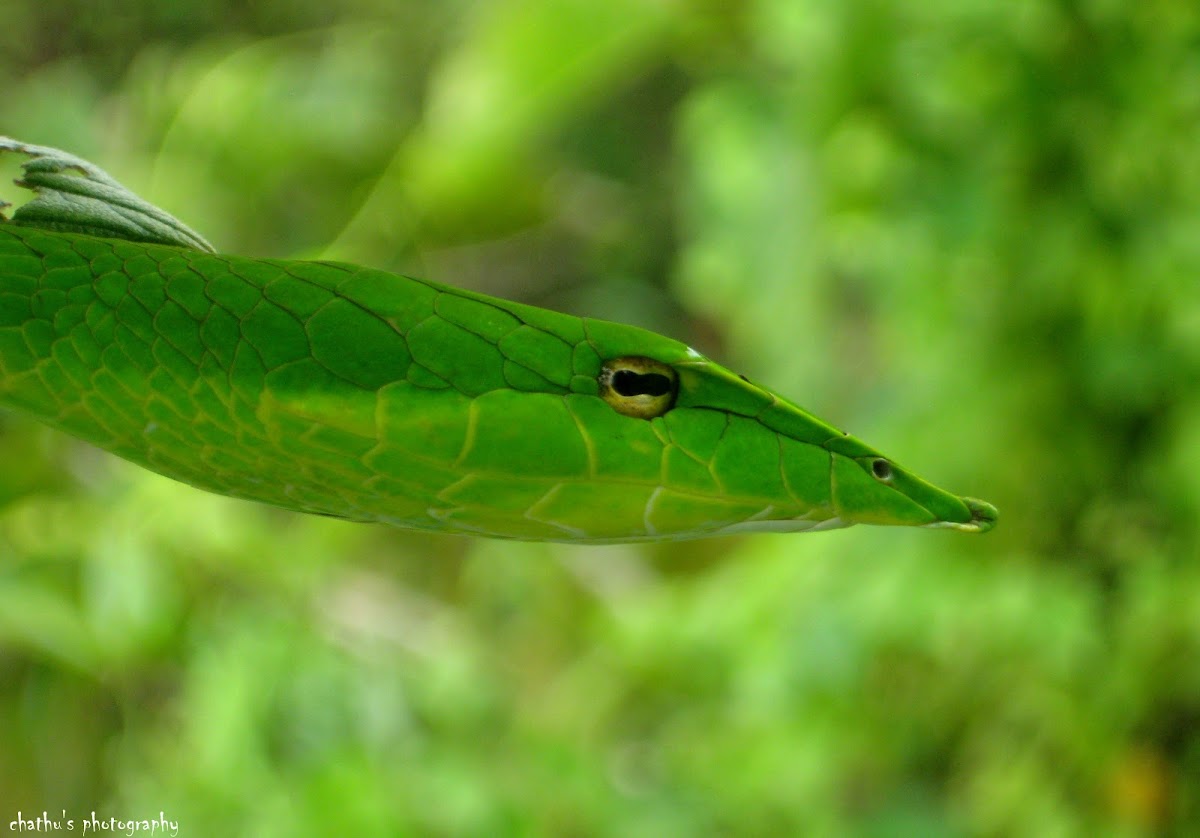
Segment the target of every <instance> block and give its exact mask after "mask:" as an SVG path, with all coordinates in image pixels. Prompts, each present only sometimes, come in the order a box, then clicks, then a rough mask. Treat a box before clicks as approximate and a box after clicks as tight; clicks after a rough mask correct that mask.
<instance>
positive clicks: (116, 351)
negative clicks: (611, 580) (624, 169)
mask: <svg viewBox="0 0 1200 838" xmlns="http://www.w3.org/2000/svg"><path fill="white" fill-rule="evenodd" d="M14 221H16V219H14ZM81 229H92V228H91V227H86V226H84V227H80V226H79V225H78V224H75V223H72V224H67V225H61V224H58V225H56V224H54V223H47V222H46V221H45V220H44V219H41V220H35V221H33V222H28V221H27V222H26V223H24V224H18V223H13V222H8V223H0V405H3V406H6V407H10V408H14V409H17V410H20V411H23V412H25V413H28V414H31V415H33V416H35V417H37V418H38V419H40V420H41V421H43V422H45V423H47V424H49V425H52V426H54V427H56V428H59V429H61V430H63V431H65V432H67V433H69V434H72V435H74V436H76V437H79V438H81V439H84V440H87V441H88V442H90V443H93V444H95V445H97V446H99V447H100V448H103V449H105V450H107V451H110V452H112V453H114V454H117V455H120V456H122V457H124V458H126V459H128V460H131V461H133V462H135V463H138V464H140V465H142V466H145V467H147V468H150V469H152V470H154V471H157V472H160V473H162V474H165V475H167V476H169V477H172V478H174V479H176V480H180V481H183V482H185V483H189V484H191V485H193V486H197V487H200V488H203V489H207V490H210V491H214V492H219V493H222V494H226V495H232V496H235V497H240V498H247V499H250V500H255V501H261V502H265V503H269V504H274V505H276V506H281V507H285V508H288V509H293V510H297V511H301V512H309V513H318V514H322V515H331V516H336V517H340V518H347V519H351V520H357V521H381V522H386V523H390V524H394V525H398V526H402V527H413V528H419V529H426V530H437V531H445V532H455V533H465V534H474V535H482V536H492V537H500V538H514V539H524V540H556V541H573V542H588V543H603V542H614V541H639V540H660V539H674V538H690V537H699V536H707V535H716V534H725V533H734V532H753V531H793V530H811V529H828V528H833V527H838V526H845V525H848V524H852V523H878V524H907V525H923V526H933V527H951V528H955V529H959V530H965V531H982V530H985V529H988V528H990V527H991V525H992V524H993V522H994V521H995V517H996V516H995V510H994V509H993V508H992V507H991V506H989V505H988V504H986V503H984V502H982V501H977V500H974V499H971V498H960V497H958V496H955V495H952V494H950V493H948V492H945V491H943V490H941V489H938V488H935V487H934V486H932V485H930V484H928V483H926V482H925V481H923V480H921V479H919V478H917V477H916V476H914V475H912V474H911V473H909V472H908V471H906V470H905V469H903V468H901V467H899V466H897V465H896V464H895V463H892V462H891V461H890V460H887V459H886V458H884V457H883V456H882V455H881V454H879V453H878V452H877V451H875V450H874V449H873V448H871V447H869V446H867V445H866V444H864V443H863V442H861V441H859V440H858V439H856V438H854V437H852V436H849V435H847V434H844V433H842V432H840V431H838V430H836V429H835V428H833V427H832V426H830V425H828V424H826V423H824V422H822V421H820V420H818V419H816V418H815V417H813V416H811V415H810V414H808V413H807V412H805V411H804V410H802V409H801V408H799V407H797V406H796V405H793V404H791V403H790V402H788V401H786V400H785V399H783V398H782V397H780V396H778V395H777V394H775V393H773V392H771V391H770V390H768V389H766V388H764V387H761V386H758V385H756V384H753V383H751V382H749V381H746V380H745V379H743V378H741V377H739V376H737V375H734V374H733V373H731V372H730V371H728V370H726V369H725V368H723V367H721V366H720V365H718V364H716V363H714V362H712V361H710V360H708V359H707V358H704V357H703V356H701V355H700V354H699V353H697V352H695V351H694V350H692V349H690V348H689V347H687V346H685V345H684V344H682V343H679V342H677V341H674V340H671V339H669V338H666V337H663V336H660V335H657V334H654V333H652V332H648V331H646V330H643V329H638V328H634V327H631V326H623V325H619V324H614V323H609V322H605V321H601V320H593V319H588V318H577V317H573V316H569V315H565V314H560V313H556V312H552V311H547V310H544V309H540V308H536V307H532V306H528V305H522V304H519V303H514V302H509V301H506V300H501V299H496V298H492V297H488V296H485V295H482V294H476V293H471V292H468V291H463V290H460V289H456V288H452V287H449V286H445V285H440V284H438V283H434V282H429V281H424V280H418V279H412V278H409V277H403V276H397V275H395V274H391V273H387V272H384V271H380V270H374V269H371V268H365V267H360V266H356V265H349V264H341V263H333V262H303V261H282V260H272V259H252V258H245V257H240V256H229V255H218V254H215V253H210V252H206V251H204V250H202V249H198V248H197V247H190V246H179V245H177V244H163V243H157V242H156V240H149V241H133V240H130V239H129V237H119V236H118V235H99V236H98V235H91V234H89V233H86V232H80V230H81ZM106 231H107V228H105V229H102V230H101V232H106ZM146 238H151V239H154V238H155V237H153V236H148V237H146ZM201 241H202V240H201Z"/></svg>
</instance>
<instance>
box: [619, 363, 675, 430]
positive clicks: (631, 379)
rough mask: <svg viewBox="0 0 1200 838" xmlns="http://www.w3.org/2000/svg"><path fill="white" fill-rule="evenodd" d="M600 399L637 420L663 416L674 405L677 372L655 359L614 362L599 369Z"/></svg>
mask: <svg viewBox="0 0 1200 838" xmlns="http://www.w3.org/2000/svg"><path fill="white" fill-rule="evenodd" d="M599 382H600V397H601V398H603V399H604V400H605V401H606V402H608V403H609V405H611V406H612V409H613V410H615V411H617V413H621V414H624V415H625V416H632V417H634V418H636V419H653V418H655V417H656V416H662V415H663V414H664V413H666V412H667V411H668V410H670V409H671V406H672V405H674V404H675V393H676V391H677V390H678V389H679V378H678V376H676V375H675V370H674V369H672V368H671V367H669V366H667V365H666V364H663V363H660V362H659V361H655V360H653V359H652V358H641V357H637V356H632V357H628V358H614V359H613V360H611V361H608V362H606V363H605V364H604V366H603V367H602V368H601V369H600V377H599Z"/></svg>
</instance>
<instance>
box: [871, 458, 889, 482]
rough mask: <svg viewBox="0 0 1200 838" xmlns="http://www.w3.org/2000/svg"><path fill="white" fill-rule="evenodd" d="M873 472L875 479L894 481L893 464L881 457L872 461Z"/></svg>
mask: <svg viewBox="0 0 1200 838" xmlns="http://www.w3.org/2000/svg"><path fill="white" fill-rule="evenodd" d="M871 474H873V475H875V479H876V480H879V481H881V482H883V483H891V482H892V464H891V463H889V462H888V461H887V460H885V459H883V458H882V457H880V458H879V459H876V460H872V461H871Z"/></svg>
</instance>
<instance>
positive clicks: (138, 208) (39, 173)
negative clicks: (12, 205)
mask: <svg viewBox="0 0 1200 838" xmlns="http://www.w3.org/2000/svg"><path fill="white" fill-rule="evenodd" d="M5 151H15V152H17V153H19V154H25V155H28V156H29V157H30V158H31V159H30V160H29V161H28V162H26V163H23V164H22V166H21V168H22V169H24V170H25V177H24V179H22V180H18V181H16V184H17V186H21V187H24V188H25V189H31V190H33V192H34V194H35V196H36V197H34V199H33V200H32V201H30V202H29V203H27V204H25V205H23V206H21V207H20V208H19V209H17V211H16V212H15V213H13V217H12V219H11V220H9V219H3V216H0V220H3V221H7V222H8V223H10V224H16V225H19V226H22V227H39V228H42V229H45V230H56V231H58V232H69V233H86V234H88V235H92V236H105V237H107V238H117V239H128V240H129V241H136V242H147V243H151V244H169V245H175V246H177V247H187V248H191V249H193V250H206V251H209V252H212V250H213V246H212V245H211V244H209V243H208V242H207V241H205V240H204V237H203V236H201V235H200V234H199V233H197V232H195V231H194V230H192V229H191V228H190V227H188V226H187V225H186V224H184V223H183V222H182V221H180V220H179V219H177V218H175V216H173V215H171V214H170V213H168V212H166V211H165V210H162V209H159V208H158V207H156V206H154V205H153V204H151V203H148V202H147V201H145V200H143V199H141V198H139V197H138V196H137V195H134V194H133V193H132V192H130V191H129V190H128V189H126V188H125V187H124V186H122V185H121V184H119V183H117V181H115V180H113V179H112V177H110V176H109V175H108V174H107V173H106V172H104V171H103V170H101V169H99V168H97V167H96V166H93V165H92V164H91V163H89V162H87V161H86V160H82V159H80V158H78V157H76V156H74V155H73V154H68V153H67V152H65V151H60V150H58V149H56V148H48V147H46V146H37V145H26V144H25V143H22V142H20V141H18V140H13V139H9V138H8V137H0V152H5ZM4 206H7V204H0V208H3V207H4Z"/></svg>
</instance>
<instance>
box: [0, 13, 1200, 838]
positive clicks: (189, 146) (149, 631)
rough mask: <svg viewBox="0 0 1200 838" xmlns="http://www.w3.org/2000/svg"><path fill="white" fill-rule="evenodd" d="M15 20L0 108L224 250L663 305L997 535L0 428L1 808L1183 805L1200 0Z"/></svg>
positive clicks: (364, 830)
mask: <svg viewBox="0 0 1200 838" xmlns="http://www.w3.org/2000/svg"><path fill="white" fill-rule="evenodd" d="M3 18H4V26H3V27H2V28H0V89H3V90H4V96H3V97H0V132H2V133H7V134H10V135H13V136H16V137H19V138H21V139H24V140H27V141H30V142H36V143H44V144H48V145H54V146H59V147H62V148H66V149H68V150H71V151H73V152H75V153H78V154H80V155H82V156H84V157H87V158H89V159H92V160H94V161H95V162H96V163H98V164H100V165H101V166H103V167H104V168H106V169H108V170H109V171H110V172H111V173H112V174H114V175H115V176H116V177H118V178H119V179H121V180H123V181H124V182H125V183H126V184H127V185H129V186H130V187H131V188H133V189H134V190H135V191H138V192H140V193H141V194H143V195H145V196H146V197H147V198H149V199H150V200H152V201H155V202H156V203H159V204H161V205H163V206H164V207H166V208H167V209H169V210H171V211H173V212H176V213H177V214H179V215H180V216H181V217H182V218H183V219H184V220H185V221H187V222H188V223H190V224H192V225H193V226H195V227H196V228H197V229H199V230H200V231H202V232H203V233H205V234H206V235H208V236H209V238H211V239H212V240H213V241H214V242H215V243H216V244H217V245H218V246H219V247H220V248H222V249H224V250H228V251H232V252H240V253H246V254H252V255H272V256H283V257H306V256H317V255H321V256H335V257H337V258H343V259H350V260H353V261H358V262H362V263H365V264H370V265H376V266H381V267H388V268H392V269H395V270H400V271H404V272H409V273H416V274H418V275H423V276H428V277H430V278H434V279H438V280H441V281H445V282H448V283H452V284H457V285H461V286H466V287H471V288H475V289H477V290H482V291H485V292H489V293H493V294H499V295H502V296H507V297H513V298H520V299H523V300H525V301H529V302H533V303H535V304H540V305H546V306H551V307H556V308H559V309H563V310H567V311H571V312H574V313H588V314H590V315H595V316H603V317H607V318H609V319H617V320H623V321H626V322H635V323H638V324H641V325H645V326H649V327H651V328H653V329H656V330H657V331H660V332H664V333H667V334H670V335H672V336H674V337H677V338H680V339H683V340H686V341H688V342H690V343H692V344H693V345H695V346H697V347H698V348H700V349H702V350H703V351H706V352H708V353H710V354H712V355H714V356H716V357H717V358H719V359H720V360H722V361H724V362H726V363H728V364H729V365H731V366H734V367H735V368H737V369H740V370H742V371H744V372H745V373H747V374H748V375H750V376H751V377H753V378H755V379H759V380H762V381H764V382H770V383H771V384H772V385H773V386H775V387H776V388H777V389H780V390H781V391H783V392H785V393H787V394H789V395H791V396H793V397H794V398H795V399H796V400H797V401H799V402H800V403H801V404H803V405H805V406H807V407H809V408H810V409H812V410H813V411H814V412H815V413H817V414H818V415H820V416H823V417H825V418H827V419H829V420H831V421H833V422H835V423H837V424H839V425H841V426H844V427H847V428H849V429H851V430H852V431H854V432H855V433H856V434H858V435H860V436H861V437H863V438H865V439H867V440H870V441H871V442H872V443H874V444H877V445H878V446H879V447H880V448H882V449H883V450H885V451H887V452H889V453H890V454H894V455H895V456H896V457H897V458H898V459H900V460H901V461H902V462H906V463H910V464H912V465H913V467H914V468H917V470H918V471H920V472H921V473H922V474H925V475H928V476H929V477H930V479H932V480H934V481H936V482H938V483H939V484H941V485H944V486H947V487H950V488H953V489H956V490H958V491H962V492H964V493H968V494H973V495H978V496H980V497H984V498H987V499H988V500H991V501H994V502H996V503H997V505H998V506H999V507H1000V509H1001V513H1002V519H1001V525H1000V526H999V527H998V528H997V529H996V531H995V532H994V533H992V534H990V535H988V536H986V537H981V538H972V537H966V536H957V535H953V534H948V533H938V532H925V531H911V532H910V531H904V530H884V529H878V530H874V529H869V528H858V529H854V530H849V531H845V532H836V533H832V534H826V535H810V536H758V537H746V538H731V539H723V540H714V541H708V542H695V543H684V544H671V545H653V546H649V547H646V548H637V549H635V548H622V547H613V548H603V549H596V548H592V549H585V548H579V547H571V546H559V545H526V544H506V543H492V542H482V541H472V540H468V539H461V538H454V537H434V536H429V535H421V534H414V533H406V532H400V531H391V530H387V529H385V528H381V527H371V526H359V525H351V524H343V523H338V522H333V521H327V520H321V519H316V518H305V517H300V516H294V515H290V514H286V513H282V512H278V511H275V510H271V509H267V508H263V507H259V506H255V505H252V504H247V503H241V502H237V501H232V500H228V499H224V498H219V497H215V496H211V495H207V494H203V493H200V492H198V491H195V490H191V489H189V488H187V487H184V486H180V485H177V484H174V483H171V482H169V481H166V480H164V479H162V478H159V477H157V476H155V475H152V474H149V473H146V472H143V471H140V470H138V469H135V468H133V467H131V466H128V465H126V464H124V463H121V462H118V461H115V460H114V459H112V458H110V457H107V456H105V455H103V454H100V453H99V452H96V451H94V450H92V449H89V448H87V447H86V446H84V445H82V444H80V443H76V442H74V441H72V440H70V439H66V438H64V437H62V436H59V435H57V434H55V433H53V432H51V431H48V430H46V429H43V428H41V427H39V426H37V425H35V424H33V423H31V422H29V421H26V420H24V419H23V418H21V417H17V416H12V415H4V416H0V462H2V463H4V464H5V467H4V468H3V469H0V829H5V828H8V824H9V821H10V820H11V819H13V818H15V817H16V813H17V811H18V810H20V811H22V812H23V813H24V815H25V816H26V817H28V816H29V814H30V813H31V812H41V811H42V810H46V811H48V812H50V813H51V814H52V815H57V813H58V812H59V810H64V809H65V810H66V811H67V812H68V813H69V814H74V815H75V816H76V817H80V816H86V815H87V813H89V812H90V811H92V810H97V812H98V813H99V814H100V815H102V816H103V815H106V814H107V815H109V816H118V817H138V818H140V817H154V816H156V815H157V813H158V812H159V811H164V812H165V813H166V814H167V816H168V817H170V818H171V819H175V820H178V821H180V822H181V833H180V834H184V835H258V836H274V835H279V836H295V835H314V836H317V835H320V836H324V835H334V834H343V835H357V834H363V835H399V834H413V835H455V836H459V835H479V836H484V835H487V836H492V835H613V836H663V835H707V834H722V835H765V834H789V833H790V834H811V835H843V834H854V835H867V836H908V835H913V836H955V835H1021V836H1025V835H1039V836H1041V835H1046V836H1073V835H1098V834H1099V835H1117V836H1140V835H1156V834H1163V833H1167V834H1178V835H1185V834H1196V833H1197V832H1198V831H1200V733H1198V728H1200V550H1198V549H1197V548H1198V544H1200V537H1198V532H1197V526H1198V518H1200V515H1198V514H1197V513H1198V512H1200V468H1198V466H1200V395H1198V392H1200V390H1198V389H1197V386H1196V385H1197V381H1198V379H1200V139H1198V137H1200V6H1197V5H1196V4H1195V3H1194V2H1190V0H1153V1H1152V2H1145V3H1120V2H1115V0H1018V1H1017V2H1008V3H1004V2H981V0H955V2H948V0H937V2H928V0H847V2H841V3H829V2H817V0H746V1H745V2H739V3H729V4H723V3H717V2H705V1H704V0H693V2H684V0H668V2H654V3H648V2H641V0H606V2H600V1H599V0H494V1H493V2H474V3H472V2H466V0H456V2H450V3H442V4H430V3H421V2H416V0H409V1H408V2H383V0H337V2H330V0H323V2H319V3H318V2H315V1H313V0H299V2H297V0H293V2H288V3H283V2H278V0H255V2H233V0H202V1H201V0H175V2H171V3H151V2H147V1H146V0H143V2H122V3H116V2H111V0H108V1H107V2H95V0H71V1H70V2H59V3H45V2H41V0H9V2H7V3H6V4H5V9H4V14H3ZM6 171H8V169H6ZM4 195H5V197H7V198H9V199H12V198H14V197H17V196H16V195H15V190H13V189H8V190H5V192H4Z"/></svg>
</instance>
